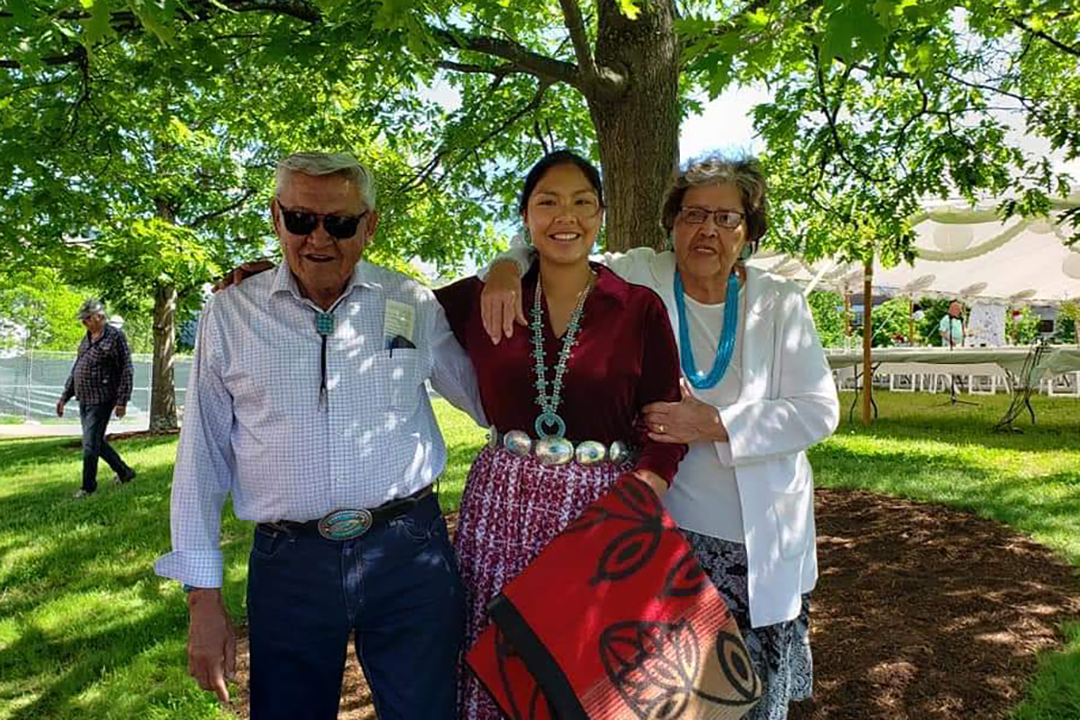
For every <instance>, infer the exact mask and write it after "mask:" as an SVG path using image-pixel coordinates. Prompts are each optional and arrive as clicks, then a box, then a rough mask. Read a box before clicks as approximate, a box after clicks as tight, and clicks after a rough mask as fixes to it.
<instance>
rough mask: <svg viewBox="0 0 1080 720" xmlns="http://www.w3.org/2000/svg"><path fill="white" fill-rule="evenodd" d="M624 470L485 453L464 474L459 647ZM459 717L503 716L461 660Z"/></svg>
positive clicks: (493, 719) (458, 539)
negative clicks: (462, 611) (511, 586)
mask: <svg viewBox="0 0 1080 720" xmlns="http://www.w3.org/2000/svg"><path fill="white" fill-rule="evenodd" d="M629 467H630V466H629V465H623V466H617V465H613V464H611V463H600V464H598V465H590V466H583V465H579V464H577V463H570V464H568V465H544V464H542V463H540V462H539V461H538V460H537V459H536V458H535V457H532V456H525V457H520V456H517V455H514V454H512V453H510V452H509V451H507V450H505V449H502V448H499V449H492V448H484V449H483V450H482V451H481V452H480V454H479V455H478V456H477V458H476V460H475V461H474V462H473V464H472V468H471V469H470V470H469V479H468V481H467V483H466V485H465V494H464V495H463V496H462V498H461V513H460V515H459V516H458V526H457V534H456V535H455V536H454V549H455V550H456V551H457V556H458V563H459V564H460V566H461V579H462V582H463V583H464V585H465V603H466V606H465V618H466V619H465V648H466V649H468V648H469V647H471V646H472V644H473V642H475V641H476V638H477V636H479V635H480V633H481V632H482V631H483V630H484V628H486V627H487V625H488V616H487V606H488V603H490V602H491V601H492V600H493V599H494V598H495V596H496V595H498V594H499V592H500V591H501V590H502V588H503V586H505V585H506V584H507V583H508V582H510V581H511V580H513V579H514V578H515V577H517V575H518V574H519V573H521V571H522V570H524V569H525V567H526V566H527V565H528V564H529V563H530V562H531V561H532V560H533V559H535V558H536V556H537V555H539V554H540V551H541V550H543V549H544V547H545V546H546V545H547V544H548V543H549V542H551V540H552V539H554V537H555V536H556V535H558V534H559V533H560V532H561V531H562V530H563V529H564V528H565V527H566V526H567V525H568V524H569V523H570V521H571V520H573V519H574V518H576V517H577V516H578V515H580V514H581V512H582V510H584V509H585V508H586V507H587V506H588V505H589V504H591V503H592V502H594V501H596V500H597V499H599V498H600V496H601V495H603V494H604V491H605V490H607V488H608V487H609V486H611V484H612V483H614V482H615V480H617V479H618V477H619V475H621V474H622V473H623V472H625V471H626V470H628V469H629ZM459 678H460V685H459V692H458V707H459V713H458V715H459V717H460V718H461V719H462V720H498V719H499V718H503V717H505V716H504V715H503V713H502V712H501V711H500V710H499V708H498V706H496V704H495V703H494V702H493V701H492V700H491V697H490V696H489V695H488V693H487V690H485V689H484V688H483V686H482V685H481V684H480V682H479V681H478V680H477V679H476V676H475V675H473V673H472V671H471V670H469V669H468V667H466V666H465V664H464V662H462V665H461V668H460V674H459Z"/></svg>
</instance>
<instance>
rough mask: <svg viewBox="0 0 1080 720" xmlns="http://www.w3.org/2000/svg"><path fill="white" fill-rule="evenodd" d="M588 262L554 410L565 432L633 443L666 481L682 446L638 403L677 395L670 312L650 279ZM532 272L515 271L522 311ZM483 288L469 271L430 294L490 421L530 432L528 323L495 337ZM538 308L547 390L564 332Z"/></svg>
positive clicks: (644, 463)
mask: <svg viewBox="0 0 1080 720" xmlns="http://www.w3.org/2000/svg"><path fill="white" fill-rule="evenodd" d="M592 268H593V269H594V270H595V271H596V272H597V275H598V277H597V280H596V284H595V286H594V287H593V289H592V292H590V293H589V297H588V298H587V299H586V301H585V308H584V313H583V316H582V319H581V325H580V329H579V330H578V335H577V343H576V344H575V345H574V348H573V352H571V354H570V360H569V362H568V363H567V369H566V373H565V374H564V375H563V390H562V402H561V403H560V405H559V407H558V410H557V412H558V413H559V415H560V416H561V417H562V419H563V420H564V421H565V422H566V437H567V439H569V440H572V441H574V442H581V441H583V440H598V441H600V442H602V443H605V444H606V443H611V442H614V441H615V440H622V441H624V442H629V443H631V444H632V445H633V446H634V447H635V448H638V449H639V451H640V452H639V454H638V462H637V465H636V467H637V468H639V469H643V470H650V471H652V472H654V473H656V474H657V475H659V476H660V477H662V478H664V480H666V481H667V483H668V484H669V485H670V484H671V481H672V479H673V478H674V477H675V471H676V469H677V468H678V465H679V461H680V460H682V458H683V455H685V454H686V445H677V444H671V443H658V442H653V441H652V440H650V439H649V437H648V435H647V434H646V432H645V429H644V427H643V426H642V425H641V424H640V423H638V420H639V415H640V411H641V408H642V407H643V406H645V405H647V404H649V403H651V402H655V401H661V400H663V401H672V402H675V401H678V400H679V397H680V396H679V355H678V349H677V347H676V345H675V337H674V335H673V334H672V332H671V323H670V322H668V315H667V311H666V310H665V309H664V304H663V302H662V301H661V300H660V297H659V296H658V295H657V294H656V293H655V292H653V291H652V290H650V289H649V288H646V287H643V286H640V285H632V284H630V283H628V282H626V281H625V280H623V279H622V278H620V277H619V276H617V275H615V274H614V273H613V272H611V271H610V270H608V269H607V268H605V267H603V266H601V265H596V264H593V265H592ZM538 279H539V269H538V265H537V264H534V265H533V267H532V268H531V269H530V270H529V272H528V273H526V275H525V277H524V278H522V293H523V294H524V296H525V297H524V301H525V302H524V305H525V317H526V318H530V319H531V317H532V316H531V315H530V311H531V309H532V305H533V297H534V293H535V291H536V283H537V281H538ZM483 288H484V284H483V283H482V282H481V281H480V280H479V279H477V278H475V277H470V278H466V279H464V280H459V281H458V282H456V283H453V284H452V285H448V286H446V287H443V288H440V289H439V290H436V291H435V296H436V297H437V298H438V299H439V302H440V303H442V306H443V308H444V309H445V310H446V316H447V319H448V320H449V321H450V327H451V329H453V331H454V335H455V336H456V337H457V339H458V342H460V343H461V346H462V347H463V348H465V350H466V351H467V352H468V353H469V355H470V357H471V358H472V362H473V365H474V366H475V367H476V374H477V376H478V378H479V383H480V396H481V399H482V400H483V403H484V412H485V413H486V414H487V417H488V420H489V422H491V424H492V425H494V426H495V427H497V428H498V429H499V430H500V431H501V432H508V431H510V430H524V431H525V432H527V433H528V434H529V436H530V437H533V438H535V437H536V431H535V430H534V427H533V426H534V424H535V422H536V416H537V415H539V414H540V413H541V412H542V411H541V410H540V406H539V405H537V403H536V395H537V391H536V374H535V359H534V358H533V357H532V330H531V329H530V328H523V327H521V326H520V325H518V326H515V328H514V337H512V338H510V339H505V338H504V339H503V340H502V342H500V343H499V345H498V346H495V345H493V344H492V343H491V338H490V337H488V334H487V333H486V332H485V331H484V326H483V322H482V320H481V317H480V292H481V291H482V290H483ZM541 302H543V300H541ZM543 316H544V353H545V355H546V357H545V364H546V366H547V380H548V386H547V390H548V392H550V391H551V382H552V380H553V379H554V377H555V365H556V363H557V362H558V358H559V351H560V350H561V349H562V338H560V337H556V336H555V334H554V332H552V330H551V323H550V321H549V318H548V313H547V307H546V303H545V305H544V308H543Z"/></svg>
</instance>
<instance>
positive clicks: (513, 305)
mask: <svg viewBox="0 0 1080 720" xmlns="http://www.w3.org/2000/svg"><path fill="white" fill-rule="evenodd" d="M518 273H519V270H518V266H517V263H515V262H512V261H510V260H503V261H501V262H497V263H495V265H494V266H492V268H491V272H489V273H488V279H487V283H486V284H485V285H484V290H483V292H481V293H480V316H481V317H482V318H483V321H484V330H486V331H487V334H488V336H489V337H491V342H492V344H493V345H498V344H499V341H500V340H502V339H503V336H506V337H507V338H512V337H514V323H515V322H517V323H518V324H519V325H521V326H522V327H525V326H527V325H528V324H529V323H528V322H527V321H526V320H525V312H524V309H523V305H522V302H521V276H520V275H519V274H518Z"/></svg>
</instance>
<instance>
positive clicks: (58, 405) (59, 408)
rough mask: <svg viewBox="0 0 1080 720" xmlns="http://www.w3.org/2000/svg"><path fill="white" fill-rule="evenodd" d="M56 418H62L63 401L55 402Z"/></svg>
mask: <svg viewBox="0 0 1080 720" xmlns="http://www.w3.org/2000/svg"><path fill="white" fill-rule="evenodd" d="M56 417H64V401H63V400H57V401H56Z"/></svg>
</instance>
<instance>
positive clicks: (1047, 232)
mask: <svg viewBox="0 0 1080 720" xmlns="http://www.w3.org/2000/svg"><path fill="white" fill-rule="evenodd" d="M1078 206H1080V193H1076V194H1074V195H1071V196H1070V197H1068V198H1064V199H1060V200H1056V201H1054V202H1053V208H1054V210H1057V211H1060V210H1062V209H1065V208H1071V207H1078ZM1056 220H1057V217H1056V214H1055V213H1054V212H1051V214H1050V216H1049V217H1048V218H1043V219H1035V220H1026V219H1023V218H1012V219H1010V220H1008V221H1006V222H1004V223H1002V222H1001V220H1000V219H999V218H998V217H997V215H996V213H995V211H994V209H993V207H991V206H987V207H978V208H974V209H971V208H960V207H956V206H940V207H937V208H933V209H929V210H927V211H926V212H925V213H921V214H920V215H919V216H918V217H915V218H912V219H911V222H912V226H913V228H914V230H915V232H916V234H917V238H916V240H915V246H914V249H915V253H916V260H915V263H914V265H908V264H907V263H901V264H900V265H898V266H896V267H893V268H885V267H882V265H881V264H880V263H878V262H876V263H875V265H874V276H873V286H874V289H875V291H877V292H882V293H885V294H895V295H911V296H915V297H920V296H948V297H958V298H963V299H965V300H968V301H971V300H974V299H976V298H979V299H983V300H988V301H991V302H1000V303H1002V304H1009V305H1017V304H1029V303H1039V304H1042V303H1047V304H1057V303H1060V302H1062V301H1064V300H1068V299H1071V298H1078V297H1080V246H1078V247H1077V248H1076V249H1070V248H1069V247H1068V246H1067V245H1065V242H1064V241H1065V239H1066V238H1067V237H1068V234H1069V232H1070V231H1069V229H1068V228H1064V227H1059V226H1057V225H1056ZM750 264H751V265H753V266H755V267H759V268H762V269H764V270H768V271H770V272H775V273H777V274H780V275H784V276H786V277H790V278H793V279H795V280H798V281H799V282H801V283H802V284H804V285H806V286H808V287H810V288H821V289H833V290H840V291H848V292H861V290H862V283H863V269H862V267H861V266H860V265H858V264H850V263H849V264H838V263H835V262H833V261H829V260H825V261H821V262H818V263H815V264H814V265H813V266H812V267H811V266H807V265H806V264H804V263H803V262H801V261H800V260H799V259H797V258H794V257H789V256H787V255H783V254H775V253H774V254H770V253H768V252H767V251H763V252H761V253H759V254H758V255H757V256H756V257H755V258H753V259H752V260H751V261H750Z"/></svg>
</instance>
